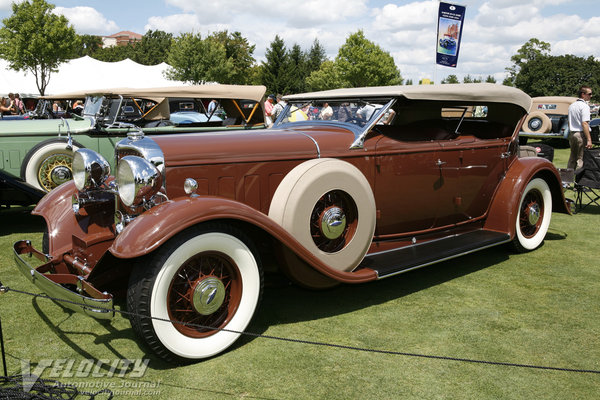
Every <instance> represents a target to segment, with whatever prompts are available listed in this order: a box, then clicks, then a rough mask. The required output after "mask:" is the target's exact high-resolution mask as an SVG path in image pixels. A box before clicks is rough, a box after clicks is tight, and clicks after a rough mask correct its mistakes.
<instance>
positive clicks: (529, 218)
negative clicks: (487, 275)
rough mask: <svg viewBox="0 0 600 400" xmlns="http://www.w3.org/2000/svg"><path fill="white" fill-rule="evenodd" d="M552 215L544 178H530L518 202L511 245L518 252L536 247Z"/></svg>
mask: <svg viewBox="0 0 600 400" xmlns="http://www.w3.org/2000/svg"><path fill="white" fill-rule="evenodd" d="M551 215H552V193H551V192H550V188H549V187H548V184H547V183H546V181H545V180H543V179H541V178H535V179H532V180H531V181H530V182H529V183H528V184H527V186H526V187H525V190H524V191H523V194H522V195H521V200H520V202H519V210H518V212H517V218H516V221H515V228H516V234H515V238H514V239H513V246H514V248H515V249H516V250H517V251H518V252H526V251H530V250H534V249H536V248H537V247H538V246H539V245H540V244H542V241H543V240H544V237H545V236H546V233H547V232H548V227H549V226H550V217H551Z"/></svg>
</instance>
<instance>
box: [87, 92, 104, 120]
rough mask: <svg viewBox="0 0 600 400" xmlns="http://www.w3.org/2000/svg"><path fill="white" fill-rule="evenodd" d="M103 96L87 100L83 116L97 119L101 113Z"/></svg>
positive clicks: (91, 97)
mask: <svg viewBox="0 0 600 400" xmlns="http://www.w3.org/2000/svg"><path fill="white" fill-rule="evenodd" d="M103 100H104V97H103V96H88V97H87V98H86V100H85V106H84V108H83V115H87V116H91V117H95V116H97V115H98V113H99V112H100V108H101V107H102V101H103Z"/></svg>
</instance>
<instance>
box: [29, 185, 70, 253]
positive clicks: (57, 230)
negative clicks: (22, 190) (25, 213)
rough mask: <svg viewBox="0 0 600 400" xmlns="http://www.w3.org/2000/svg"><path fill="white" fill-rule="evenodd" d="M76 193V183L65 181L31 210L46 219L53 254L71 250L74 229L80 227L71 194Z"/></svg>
mask: <svg viewBox="0 0 600 400" xmlns="http://www.w3.org/2000/svg"><path fill="white" fill-rule="evenodd" d="M75 193H77V188H76V187H75V183H74V182H73V181H69V182H65V183H63V184H62V185H60V186H59V187H57V188H55V189H54V190H51V191H50V192H48V193H47V194H46V195H45V196H44V197H43V198H42V199H41V200H40V201H39V202H38V204H37V205H36V206H35V208H34V209H33V211H32V212H31V213H32V214H33V215H39V216H41V217H43V218H44V219H45V220H46V227H47V228H48V239H49V243H48V244H49V246H50V248H49V250H50V251H49V253H50V254H51V255H54V254H62V253H64V252H66V251H68V250H70V249H71V245H72V235H73V233H74V232H73V230H74V229H76V230H78V229H79V228H80V226H79V224H78V223H77V220H76V218H75V213H74V212H73V207H72V202H71V196H72V195H73V194H75Z"/></svg>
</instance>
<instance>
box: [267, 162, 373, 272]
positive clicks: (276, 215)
mask: <svg viewBox="0 0 600 400" xmlns="http://www.w3.org/2000/svg"><path fill="white" fill-rule="evenodd" d="M269 217H270V218H272V219H273V220H274V221H276V222H277V223H279V224H280V225H281V226H282V227H283V228H285V229H286V230H287V231H288V232H290V233H291V234H292V235H293V236H294V237H295V238H296V239H297V240H298V241H299V242H300V243H302V245H303V246H304V247H306V248H307V249H308V250H310V251H311V252H312V253H313V254H314V255H315V256H317V257H318V258H319V259H320V260H321V261H323V263H325V264H327V265H328V266H329V267H331V268H333V269H336V270H339V271H346V272H347V271H352V270H353V269H355V268H356V267H357V266H358V264H360V262H361V261H362V259H363V258H364V256H365V254H366V253H367V251H368V250H369V246H370V245H371V241H372V239H373V233H374V232H375V218H376V209H375V198H374V196H373V191H372V190H371V186H370V185H369V182H368V181H367V179H366V178H365V176H364V175H363V174H362V172H361V171H360V170H359V169H358V168H356V167H355V166H353V165H352V164H350V163H348V162H345V161H341V160H337V159H331V158H323V159H314V160H309V161H306V162H304V163H302V164H300V165H298V166H296V167H295V168H294V169H292V170H291V171H290V172H289V173H288V174H287V175H286V176H285V177H284V178H283V180H282V181H281V183H280V184H279V186H278V187H277V190H276V191H275V194H274V195H273V199H272V200H271V206H270V208H269Z"/></svg>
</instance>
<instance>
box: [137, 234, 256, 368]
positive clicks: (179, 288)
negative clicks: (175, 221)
mask: <svg viewBox="0 0 600 400" xmlns="http://www.w3.org/2000/svg"><path fill="white" fill-rule="evenodd" d="M262 287H263V275H262V269H261V266H260V261H259V259H258V255H257V253H256V251H255V249H254V247H253V246H252V243H251V242H250V240H249V239H248V238H247V237H246V235H244V234H243V232H241V231H239V230H237V229H234V228H231V227H228V226H226V225H221V224H208V225H205V226H204V227H202V228H192V229H189V230H187V231H184V232H182V233H180V234H179V235H177V236H175V237H174V238H172V239H171V240H169V241H168V242H167V243H166V244H165V245H164V246H163V247H162V248H161V249H159V250H158V251H157V253H156V254H153V255H151V256H150V259H149V260H148V259H143V260H142V262H140V263H138V265H136V267H135V268H134V271H133V273H132V275H131V278H130V282H129V288H128V291H127V308H128V310H129V311H130V312H132V313H133V314H134V315H131V316H130V317H129V318H130V321H131V325H132V327H133V329H134V331H135V332H136V333H137V334H138V335H139V336H140V337H141V338H142V339H143V340H144V341H145V342H146V343H147V344H148V346H149V347H150V348H151V349H152V350H153V351H155V352H156V353H157V354H158V355H159V356H160V357H162V358H164V359H165V360H167V361H178V360H193V359H202V358H207V357H211V356H213V355H216V354H218V353H220V352H222V351H224V350H226V349H227V348H228V347H229V346H231V345H232V344H233V343H234V342H235V341H236V340H237V339H238V338H239V337H240V335H241V333H240V332H242V331H244V330H245V329H246V327H247V326H248V324H249V323H250V321H251V319H252V317H253V315H254V312H255V311H256V308H257V306H258V303H259V300H260V297H261V294H262Z"/></svg>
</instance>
